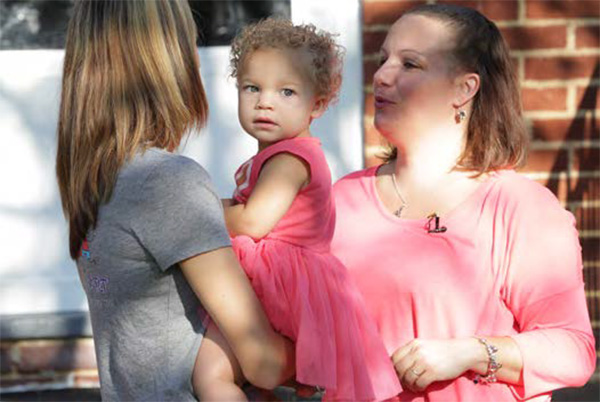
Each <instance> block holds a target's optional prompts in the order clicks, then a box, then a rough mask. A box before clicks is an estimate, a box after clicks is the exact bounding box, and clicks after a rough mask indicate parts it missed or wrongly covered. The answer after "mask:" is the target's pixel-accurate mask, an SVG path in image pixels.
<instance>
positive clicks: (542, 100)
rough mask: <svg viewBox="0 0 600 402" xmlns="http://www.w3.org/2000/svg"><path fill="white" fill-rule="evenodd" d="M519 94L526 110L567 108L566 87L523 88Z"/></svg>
mask: <svg viewBox="0 0 600 402" xmlns="http://www.w3.org/2000/svg"><path fill="white" fill-rule="evenodd" d="M521 96H522V98H523V109H524V110H526V111H533V110H567V88H546V89H532V88H524V89H522V90H521Z"/></svg>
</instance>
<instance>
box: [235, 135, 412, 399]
mask: <svg viewBox="0 0 600 402" xmlns="http://www.w3.org/2000/svg"><path fill="white" fill-rule="evenodd" d="M282 152H285V153H290V154H293V155H295V156H297V157H299V158H301V159H302V160H303V161H305V163H306V164H307V165H308V166H309V168H310V183H309V184H308V185H307V186H306V187H305V188H303V189H302V190H301V191H300V192H299V193H298V195H297V196H296V198H295V200H294V201H293V203H292V205H291V207H290V209H289V210H288V212H287V213H286V214H285V215H284V216H283V218H281V220H280V221H279V222H278V223H277V225H276V226H275V227H274V228H273V230H272V231H271V232H270V233H269V234H268V235H267V236H265V237H264V238H262V239H260V240H253V239H252V238H250V237H249V236H244V235H240V236H236V237H234V238H233V239H232V244H233V249H234V251H235V252H236V254H237V256H238V258H239V260H240V262H241V265H242V267H243V268H244V270H245V271H246V274H247V275H248V277H249V278H250V281H251V283H252V286H253V287H254V290H255V292H256V294H257V296H258V298H259V299H260V301H261V302H262V305H263V307H264V309H265V312H266V313H267V316H268V317H269V320H270V321H271V324H272V325H273V327H274V328H275V329H276V330H277V331H279V332H280V333H282V334H283V335H285V336H287V337H289V338H290V339H292V340H293V341H294V342H295V343H296V380H297V381H298V382H300V383H303V384H308V385H313V386H320V387H322V388H325V390H326V392H325V395H324V400H343V401H371V400H384V399H388V398H391V397H393V396H395V395H397V394H398V393H399V392H400V391H401V387H400V384H399V382H398V379H397V376H396V374H395V371H394V368H393V366H392V363H391V360H390V357H389V355H388V354H387V353H386V350H385V348H384V346H383V343H382V342H381V339H380V338H379V335H378V334H377V329H376V328H375V326H374V324H373V322H372V321H371V319H370V317H368V315H367V313H366V310H365V308H364V305H363V303H362V299H361V297H360V294H359V292H358V290H357V289H356V287H355V286H354V285H353V283H352V282H351V281H350V280H349V276H348V273H347V270H346V268H345V267H344V266H343V265H342V263H341V262H340V261H339V260H338V259H337V258H335V257H334V256H333V255H332V254H330V252H329V246H330V241H331V238H332V236H333V230H334V226H335V209H334V205H333V199H332V196H331V174H330V172H329V167H328V165H327V162H326V160H325V156H324V154H323V151H322V150H321V147H320V142H319V140H318V139H316V138H293V139H288V140H283V141H280V142H278V143H276V144H274V145H271V146H270V147H268V148H266V149H264V150H263V151H261V152H259V153H258V154H257V155H255V156H254V157H253V158H251V159H250V160H248V161H247V162H245V163H244V164H243V165H242V166H240V168H239V169H238V171H237V172H236V183H237V185H238V186H237V188H236V190H235V193H234V198H235V200H236V201H237V202H238V203H244V202H246V201H247V200H248V197H249V196H250V194H251V193H252V189H253V188H254V185H255V184H256V182H257V180H258V176H259V174H260V171H261V167H262V166H263V165H264V163H265V162H266V161H267V160H268V159H269V158H270V157H272V156H273V155H275V154H278V153H282Z"/></svg>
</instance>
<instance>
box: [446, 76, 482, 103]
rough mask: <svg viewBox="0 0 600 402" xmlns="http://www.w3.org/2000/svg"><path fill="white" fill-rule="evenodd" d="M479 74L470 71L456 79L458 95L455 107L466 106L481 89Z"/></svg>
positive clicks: (455, 99)
mask: <svg viewBox="0 0 600 402" xmlns="http://www.w3.org/2000/svg"><path fill="white" fill-rule="evenodd" d="M479 83H480V81H479V74H476V73H468V74H463V75H461V76H459V77H458V78H457V79H456V96H455V98H454V102H452V106H454V108H455V109H460V108H462V107H464V105H465V104H467V103H468V102H469V101H470V100H471V99H473V98H474V97H475V95H476V94H477V91H479Z"/></svg>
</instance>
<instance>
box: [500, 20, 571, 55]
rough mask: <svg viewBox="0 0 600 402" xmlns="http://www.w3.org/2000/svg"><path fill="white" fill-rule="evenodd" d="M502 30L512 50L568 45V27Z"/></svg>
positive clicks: (510, 28)
mask: <svg viewBox="0 0 600 402" xmlns="http://www.w3.org/2000/svg"><path fill="white" fill-rule="evenodd" d="M500 32H501V33H502V36H504V39H506V42H507V43H508V46H509V47H510V48H511V49H512V50H531V49H553V48H565V47H566V46H567V27H566V26H564V25H559V26H552V27H509V28H501V29H500Z"/></svg>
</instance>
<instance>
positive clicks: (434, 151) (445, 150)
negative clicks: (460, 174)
mask: <svg viewBox="0 0 600 402" xmlns="http://www.w3.org/2000/svg"><path fill="white" fill-rule="evenodd" d="M411 140H412V141H411ZM411 140H407V141H403V142H402V143H399V144H396V147H397V149H398V157H397V158H396V160H395V164H394V169H393V170H394V173H395V174H396V177H397V178H398V180H400V181H409V182H413V183H416V182H418V183H420V184H421V185H422V186H425V187H429V186H432V185H435V184H436V183H438V182H439V181H440V180H441V179H443V178H444V177H447V176H448V175H449V174H450V173H451V172H452V171H453V170H454V168H455V167H456V163H457V161H458V159H459V158H460V155H461V153H462V150H463V148H464V144H463V135H462V133H460V132H459V131H458V130H456V129H443V130H442V129H440V130H438V131H437V132H430V133H429V135H415V136H414V137H412V136H411Z"/></svg>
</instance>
